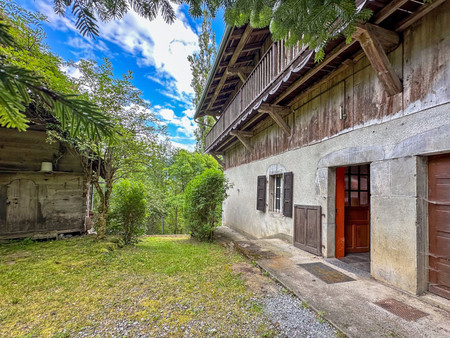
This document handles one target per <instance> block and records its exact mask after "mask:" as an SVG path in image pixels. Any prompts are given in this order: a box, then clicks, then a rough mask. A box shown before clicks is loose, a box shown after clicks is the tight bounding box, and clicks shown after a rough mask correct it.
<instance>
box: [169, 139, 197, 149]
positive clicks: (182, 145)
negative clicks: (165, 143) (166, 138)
mask: <svg viewBox="0 0 450 338" xmlns="http://www.w3.org/2000/svg"><path fill="white" fill-rule="evenodd" d="M170 142H171V143H172V145H173V146H174V147H175V148H181V149H185V150H188V151H194V149H195V144H184V143H178V142H174V141H170Z"/></svg>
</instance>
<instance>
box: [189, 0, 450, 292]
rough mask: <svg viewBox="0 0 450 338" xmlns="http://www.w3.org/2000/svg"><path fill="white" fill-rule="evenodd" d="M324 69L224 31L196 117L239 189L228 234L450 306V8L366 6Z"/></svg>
mask: <svg viewBox="0 0 450 338" xmlns="http://www.w3.org/2000/svg"><path fill="white" fill-rule="evenodd" d="M357 6H358V8H359V9H361V8H364V7H365V8H370V9H371V10H372V11H373V16H372V18H371V19H370V20H369V21H368V22H367V23H361V24H359V25H358V28H357V31H356V33H355V34H354V38H353V40H352V41H351V42H350V43H346V42H345V41H344V38H338V39H336V40H334V41H331V42H330V43H329V44H328V45H327V46H326V48H325V51H326V55H325V59H324V60H323V61H322V62H320V63H316V62H314V52H313V51H310V50H308V49H307V48H303V47H301V46H293V47H287V46H285V45H284V42H283V41H276V42H273V41H272V39H271V36H270V33H269V30H268V29H252V28H251V27H250V26H248V25H247V26H243V27H239V28H237V27H228V28H227V30H226V32H225V34H224V37H223V40H222V42H221V45H220V49H219V52H218V55H217V59H216V60H215V63H214V66H213V69H212V71H211V73H210V75H209V79H208V82H207V86H206V88H205V90H204V93H203V96H202V99H201V101H200V103H199V105H198V107H197V110H196V115H195V116H196V117H199V116H204V115H211V116H213V117H215V119H216V123H215V125H214V126H213V127H212V129H211V131H210V132H209V134H208V135H207V136H206V151H207V152H208V153H210V154H212V155H215V156H217V155H221V156H223V162H224V163H223V166H224V169H225V173H226V175H227V177H228V178H229V180H230V181H231V182H232V183H234V187H233V188H232V189H231V190H230V191H229V195H230V196H229V198H228V199H227V200H226V202H225V204H224V216H223V224H224V225H227V226H229V227H231V228H233V229H235V230H238V231H240V232H243V233H246V234H248V235H250V236H253V237H257V238H281V239H285V240H288V241H290V242H291V243H292V244H293V245H295V246H297V247H299V248H301V249H303V250H306V251H309V252H312V253H314V254H317V255H322V256H324V257H336V258H342V259H346V258H347V259H360V260H361V261H362V262H364V261H365V262H367V266H369V264H370V268H369V269H370V273H371V275H372V276H373V277H374V278H376V279H378V280H381V281H384V282H386V283H389V284H391V285H394V286H396V287H398V288H401V289H403V290H405V291H408V292H410V293H414V294H421V293H423V292H426V291H429V292H432V293H435V294H437V295H439V296H442V297H445V298H449V299H450V89H449V87H450V27H449V25H448V23H449V22H450V1H443V0H435V1H434V2H431V3H424V2H423V1H417V0H393V1H389V0H377V1H363V0H360V1H357Z"/></svg>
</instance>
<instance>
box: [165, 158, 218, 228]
mask: <svg viewBox="0 0 450 338" xmlns="http://www.w3.org/2000/svg"><path fill="white" fill-rule="evenodd" d="M217 168H218V164H217V161H216V160H215V159H214V158H212V157H211V156H210V155H205V154H200V153H196V152H194V153H190V152H188V151H186V150H183V149H181V150H179V151H178V152H177V153H175V155H174V157H173V163H172V164H171V165H170V167H169V168H168V170H167V173H168V189H167V190H168V191H167V193H168V196H169V197H168V202H169V204H170V206H171V215H172V216H173V232H174V233H177V232H178V231H179V230H180V229H179V228H180V224H182V220H183V217H184V213H183V211H182V209H183V199H184V191H185V189H186V187H187V185H188V183H189V182H190V181H191V180H192V179H194V178H195V177H196V176H198V175H200V174H201V173H202V172H203V171H205V170H206V169H217Z"/></svg>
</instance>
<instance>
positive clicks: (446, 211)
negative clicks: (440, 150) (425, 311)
mask: <svg viewBox="0 0 450 338" xmlns="http://www.w3.org/2000/svg"><path fill="white" fill-rule="evenodd" d="M428 199H429V201H430V202H429V203H428V229H429V241H430V247H429V255H430V256H429V266H430V272H429V287H428V289H429V290H430V291H431V292H433V293H436V294H438V295H440V296H442V297H445V298H447V299H450V155H448V154H447V155H443V156H433V157H430V159H429V161H428Z"/></svg>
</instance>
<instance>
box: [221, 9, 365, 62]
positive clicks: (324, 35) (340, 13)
mask: <svg viewBox="0 0 450 338" xmlns="http://www.w3.org/2000/svg"><path fill="white" fill-rule="evenodd" d="M371 15H372V12H371V11H370V10H367V9H363V10H361V11H359V12H358V10H357V8H356V4H355V0H284V1H278V0H235V1H232V2H229V4H228V5H227V4H226V5H225V21H226V22H227V23H228V24H230V25H235V26H238V27H239V26H242V25H244V24H245V23H247V22H249V23H250V25H251V26H252V27H255V28H264V27H269V28H270V32H271V33H272V38H273V39H274V40H282V39H285V40H286V42H287V44H288V45H294V44H297V43H298V44H302V45H306V46H308V47H309V49H311V50H316V55H315V58H316V61H320V60H322V59H323V57H324V52H323V48H324V47H325V45H326V43H327V42H328V41H330V40H332V39H334V38H336V37H338V36H339V35H340V34H344V36H345V37H346V38H347V41H348V42H350V41H351V36H352V34H353V33H354V32H355V30H356V22H357V21H358V20H367V19H369V18H370V16H371Z"/></svg>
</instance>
